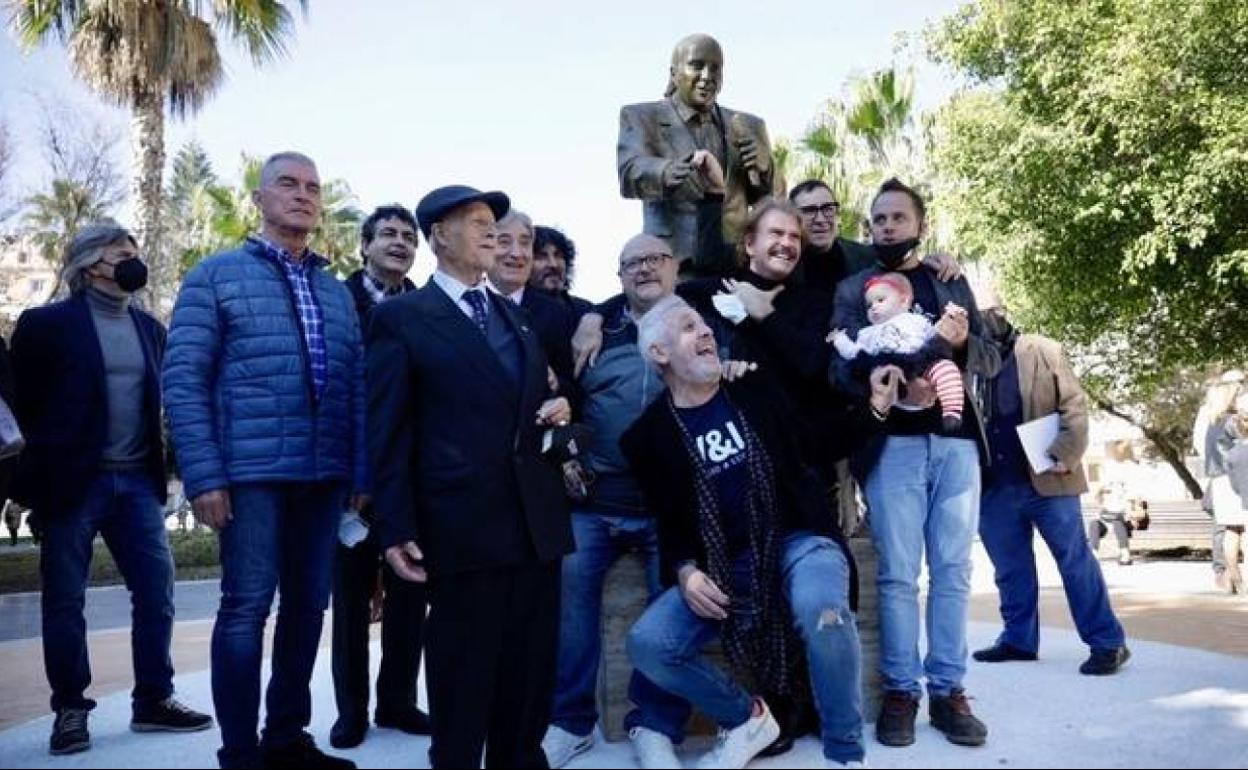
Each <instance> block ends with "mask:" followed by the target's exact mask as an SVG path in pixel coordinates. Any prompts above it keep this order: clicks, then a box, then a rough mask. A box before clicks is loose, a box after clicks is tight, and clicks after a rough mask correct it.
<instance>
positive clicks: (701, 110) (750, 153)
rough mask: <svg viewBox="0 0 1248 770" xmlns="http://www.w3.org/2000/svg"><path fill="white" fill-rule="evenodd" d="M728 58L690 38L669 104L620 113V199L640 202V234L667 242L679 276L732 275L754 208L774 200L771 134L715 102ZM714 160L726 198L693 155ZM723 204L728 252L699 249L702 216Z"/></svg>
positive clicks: (682, 45)
mask: <svg viewBox="0 0 1248 770" xmlns="http://www.w3.org/2000/svg"><path fill="white" fill-rule="evenodd" d="M723 74H724V53H723V49H722V48H720V45H719V43H718V42H716V40H715V38H713V37H710V36H709V35H690V36H688V37H686V38H684V39H683V40H681V41H680V42H679V43H677V44H676V47H675V49H674V50H673V51H672V60H671V66H670V68H669V69H668V83H667V90H666V92H665V93H664V99H663V100H662V101H657V102H646V103H642V104H630V105H627V106H625V107H624V108H623V109H621V110H620V134H619V143H618V145H617V147H616V160H617V170H618V172H619V177H620V194H621V195H623V196H624V197H625V198H637V199H639V200H641V201H643V206H642V218H643V226H642V229H643V230H644V231H645V232H646V233H648V234H650V235H654V236H657V237H660V238H663V239H665V240H666V241H667V242H668V243H670V244H671V246H672V254H673V256H674V257H675V258H676V261H677V263H678V265H679V267H680V273H681V274H682V275H685V274H692V275H727V274H729V273H731V272H732V270H733V267H734V265H733V264H732V259H731V256H732V248H731V245H732V244H735V243H736V242H737V238H738V236H739V235H740V234H741V229H742V227H743V225H744V223H745V216H746V210H747V208H748V207H749V205H750V204H752V203H754V202H755V201H757V200H759V199H760V198H762V197H764V196H766V195H769V194H770V193H771V186H772V177H773V171H774V168H773V164H772V158H771V144H770V142H769V140H768V138H767V126H766V124H764V123H763V121H762V120H761V119H759V118H757V117H755V116H753V115H749V114H747V113H744V112H736V111H734V110H730V109H728V108H726V107H722V106H720V105H719V103H718V102H717V101H716V97H718V95H719V91H720V88H721V87H722V85H723ZM699 151H705V152H708V153H710V154H711V155H712V156H714V158H715V159H716V161H718V164H719V167H720V168H722V169H723V170H724V178H725V185H724V190H723V191H722V192H714V191H712V190H710V189H708V188H709V185H708V184H707V183H706V180H705V178H704V177H703V176H702V175H701V174H699V173H697V164H695V163H694V162H693V160H694V154H695V153H697V152H699ZM720 202H722V204H723V222H722V226H721V227H722V241H723V243H724V244H726V245H728V248H724V249H699V248H698V211H699V208H700V207H702V206H703V205H705V204H708V203H720Z"/></svg>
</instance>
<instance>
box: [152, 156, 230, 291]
mask: <svg viewBox="0 0 1248 770" xmlns="http://www.w3.org/2000/svg"><path fill="white" fill-rule="evenodd" d="M218 184H219V180H218V179H217V175H216V172H215V171H213V168H212V162H211V161H210V160H209V159H208V153H207V152H205V151H204V148H203V147H201V146H200V145H199V143H198V142H195V141H190V142H188V143H187V144H185V145H183V146H182V147H181V148H180V149H179V150H178V152H177V153H176V154H175V155H174V158H173V166H172V168H171V169H170V175H169V185H168V189H166V191H165V204H164V205H165V216H164V221H165V224H166V227H167V229H168V240H167V247H168V248H169V250H170V253H171V254H173V255H174V256H175V257H176V258H177V260H178V265H179V276H180V275H181V273H182V267H181V266H182V265H183V264H185V263H186V262H187V261H188V260H190V261H192V262H193V261H197V260H198V259H199V258H201V257H203V256H204V254H205V253H206V252H200V251H198V249H199V248H200V247H201V246H202V245H203V244H204V243H205V242H206V241H208V240H209V233H208V231H207V228H206V223H207V222H208V220H209V217H208V216H207V215H206V212H207V210H208V209H209V207H210V206H211V197H210V191H211V190H212V188H214V187H216V186H217V185H218Z"/></svg>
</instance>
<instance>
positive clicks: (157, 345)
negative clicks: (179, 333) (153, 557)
mask: <svg viewBox="0 0 1248 770" xmlns="http://www.w3.org/2000/svg"><path fill="white" fill-rule="evenodd" d="M130 317H131V319H133V320H134V326H135V329H136V330H137V331H138V336H139V342H140V344H141V345H142V347H143V359H144V361H145V362H146V374H145V376H144V380H143V411H144V415H145V417H146V423H147V448H148V452H147V473H148V476H149V477H150V478H151V481H152V487H153V489H154V490H155V492H156V496H157V498H158V499H159V500H160V502H161V503H162V504H163V503H164V502H165V499H166V493H165V443H164V437H163V431H162V424H161V401H160V369H161V364H162V363H163V361H164V356H165V327H163V326H162V325H161V324H160V322H159V321H157V320H156V319H155V318H153V317H152V316H150V315H148V314H147V313H145V312H143V311H142V310H138V309H137V308H135V307H133V306H131V308H130ZM12 360H13V373H14V375H15V380H16V384H17V395H16V398H15V402H16V403H15V404H14V407H13V411H14V412H15V413H16V415H17V421H18V424H19V425H20V426H21V428H22V433H23V434H24V435H25V437H26V449H25V451H23V452H22V455H21V457H20V458H19V460H18V464H17V478H16V480H15V482H14V485H13V498H14V499H15V500H17V501H18V502H20V503H22V504H23V505H25V506H27V507H29V508H32V509H34V510H35V511H36V512H38V513H40V514H56V513H59V512H62V511H68V510H72V509H74V508H76V507H78V506H79V505H81V504H82V502H83V500H84V498H85V496H86V493H87V488H88V486H89V485H90V483H91V481H92V479H94V478H95V475H96V474H97V473H98V472H99V466H100V457H101V456H102V455H103V453H104V446H105V444H106V443H107V441H108V390H107V388H108V386H107V384H106V381H105V372H104V357H103V355H102V353H101V352H100V341H99V337H98V336H97V335H96V331H95V322H94V321H93V320H92V319H91V309H90V307H88V305H87V299H86V297H84V296H82V295H81V294H79V295H76V296H73V297H70V298H69V299H66V300H62V301H60V302H54V303H52V304H49V305H44V306H43V307H37V308H31V309H30V310H27V311H25V312H24V313H22V315H21V317H20V318H18V319H17V328H16V329H14V330H13V352H12Z"/></svg>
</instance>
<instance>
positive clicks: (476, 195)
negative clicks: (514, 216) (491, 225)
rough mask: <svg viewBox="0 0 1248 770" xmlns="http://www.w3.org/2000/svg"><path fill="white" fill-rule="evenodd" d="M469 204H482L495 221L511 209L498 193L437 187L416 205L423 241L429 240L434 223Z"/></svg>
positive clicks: (455, 186) (453, 186)
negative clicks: (492, 213)
mask: <svg viewBox="0 0 1248 770" xmlns="http://www.w3.org/2000/svg"><path fill="white" fill-rule="evenodd" d="M469 203H484V204H485V205H487V206H489V207H490V210H491V211H493V212H494V219H495V221H497V220H499V219H502V218H503V217H504V216H506V215H507V212H508V210H510V209H511V201H510V200H509V199H508V198H507V196H506V194H504V193H501V192H498V191H497V190H495V191H493V192H481V191H480V190H478V189H476V188H475V187H467V186H465V185H461V184H453V185H449V186H447V187H439V188H438V189H436V190H434V191H433V192H431V193H429V194H428V195H426V196H425V197H423V198H421V199H420V203H417V204H416V221H417V222H419V223H420V231H421V232H422V233H423V234H424V236H425V240H426V241H427V240H429V231H430V230H432V229H433V223H434V222H440V221H442V220H443V219H445V218H446V215H447V214H449V213H451V212H452V211H453V210H455V209H457V208H459V207H460V206H466V205H468V204H469Z"/></svg>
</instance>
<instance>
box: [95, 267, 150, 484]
mask: <svg viewBox="0 0 1248 770" xmlns="http://www.w3.org/2000/svg"><path fill="white" fill-rule="evenodd" d="M86 296H87V305H88V306H89V307H90V308H91V319H92V320H93V321H94V322H95V333H96V336H97V337H99V340H100V353H101V354H102V356H103V358H104V375H105V377H104V379H105V381H106V383H107V390H108V441H107V443H106V444H105V445H104V455H103V457H102V458H101V461H102V462H103V463H104V464H106V465H108V466H110V467H121V468H125V467H129V466H133V467H135V468H141V467H142V466H143V463H144V460H146V458H147V452H148V447H147V425H146V424H145V416H144V410H143V381H144V378H145V377H146V375H147V363H146V361H145V360H144V358H143V344H142V342H140V340H139V332H138V329H137V328H135V325H134V320H133V319H132V318H131V317H130V312H129V308H130V298H129V297H113V296H110V295H108V294H105V293H104V292H102V291H98V290H97V289H95V288H89V289H87V292H86Z"/></svg>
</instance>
